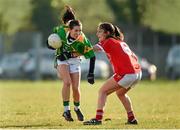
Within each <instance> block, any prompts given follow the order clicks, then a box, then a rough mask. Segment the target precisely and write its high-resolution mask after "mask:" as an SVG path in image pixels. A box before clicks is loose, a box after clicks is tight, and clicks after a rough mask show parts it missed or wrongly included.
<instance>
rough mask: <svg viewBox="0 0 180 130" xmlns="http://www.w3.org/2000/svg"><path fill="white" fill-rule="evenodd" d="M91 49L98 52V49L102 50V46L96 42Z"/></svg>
mask: <svg viewBox="0 0 180 130" xmlns="http://www.w3.org/2000/svg"><path fill="white" fill-rule="evenodd" d="M93 50H94V51H95V52H100V51H104V50H103V48H102V47H101V46H100V45H99V44H96V45H94V46H93Z"/></svg>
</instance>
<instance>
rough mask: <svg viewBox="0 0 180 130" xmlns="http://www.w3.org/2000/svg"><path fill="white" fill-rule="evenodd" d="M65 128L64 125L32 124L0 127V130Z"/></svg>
mask: <svg viewBox="0 0 180 130" xmlns="http://www.w3.org/2000/svg"><path fill="white" fill-rule="evenodd" d="M59 126H63V125H62V124H59V125H53V124H34V125H33V124H32V125H5V126H0V128H33V127H38V128H42V127H53V128H54V127H59Z"/></svg>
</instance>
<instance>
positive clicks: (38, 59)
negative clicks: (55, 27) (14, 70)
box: [33, 33, 42, 80]
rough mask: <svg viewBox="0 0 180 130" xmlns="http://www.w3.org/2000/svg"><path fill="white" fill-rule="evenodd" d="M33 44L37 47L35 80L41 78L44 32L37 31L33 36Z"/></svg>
mask: <svg viewBox="0 0 180 130" xmlns="http://www.w3.org/2000/svg"><path fill="white" fill-rule="evenodd" d="M33 44H34V49H35V66H36V69H35V75H34V76H35V80H40V79H41V73H40V64H41V45H42V34H41V33H35V35H34V38H33Z"/></svg>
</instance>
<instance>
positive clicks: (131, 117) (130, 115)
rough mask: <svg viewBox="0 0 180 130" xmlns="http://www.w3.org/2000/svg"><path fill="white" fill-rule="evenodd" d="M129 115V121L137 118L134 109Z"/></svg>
mask: <svg viewBox="0 0 180 130" xmlns="http://www.w3.org/2000/svg"><path fill="white" fill-rule="evenodd" d="M127 116H128V121H132V120H133V119H134V118H135V116H134V113H133V111H131V112H128V113H127Z"/></svg>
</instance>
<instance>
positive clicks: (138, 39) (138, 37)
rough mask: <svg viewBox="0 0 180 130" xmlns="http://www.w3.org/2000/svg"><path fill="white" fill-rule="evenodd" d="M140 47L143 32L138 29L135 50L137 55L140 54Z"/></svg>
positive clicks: (141, 46) (141, 45)
mask: <svg viewBox="0 0 180 130" xmlns="http://www.w3.org/2000/svg"><path fill="white" fill-rule="evenodd" d="M142 48H143V33H142V31H141V30H140V31H138V33H137V50H138V55H139V56H142Z"/></svg>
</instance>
